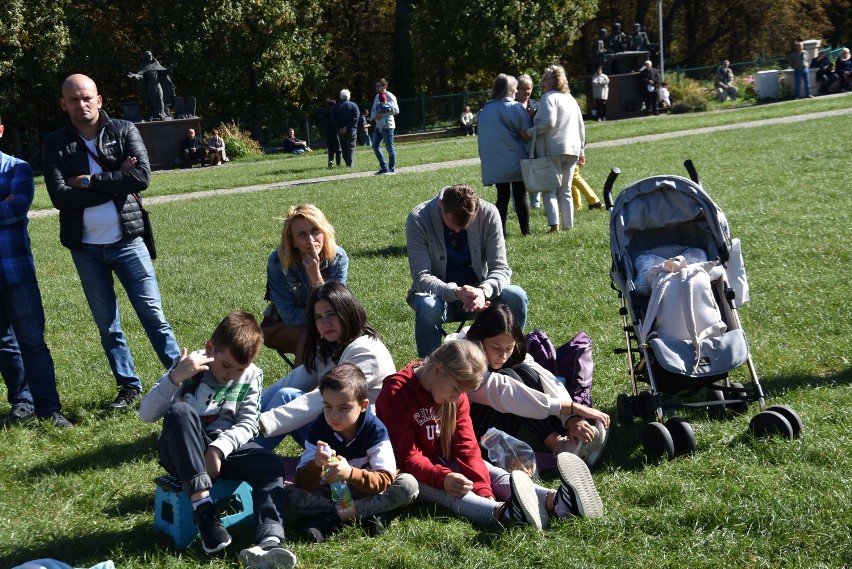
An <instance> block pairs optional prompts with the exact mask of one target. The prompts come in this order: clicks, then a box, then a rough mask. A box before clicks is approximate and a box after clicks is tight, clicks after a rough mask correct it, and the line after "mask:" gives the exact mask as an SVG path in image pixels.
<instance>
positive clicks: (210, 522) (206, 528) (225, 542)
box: [192, 502, 231, 553]
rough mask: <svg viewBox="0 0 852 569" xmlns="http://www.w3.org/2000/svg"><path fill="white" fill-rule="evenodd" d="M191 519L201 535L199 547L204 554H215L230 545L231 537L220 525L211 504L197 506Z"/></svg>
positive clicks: (217, 515) (214, 507) (214, 508)
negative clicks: (202, 549)
mask: <svg viewBox="0 0 852 569" xmlns="http://www.w3.org/2000/svg"><path fill="white" fill-rule="evenodd" d="M192 519H193V521H195V525H196V526H198V531H199V532H200V533H201V546H202V547H203V548H204V553H216V552H217V551H221V550H223V549H225V548H226V547H228V546H229V545H231V536H230V534H228V530H226V529H225V526H223V525H222V520H220V519H219V514H217V513H216V506H214V505H213V502H205V503H204V504H201V505H200V506H198V508H197V509H196V510H195V513H194V514H193V515H192Z"/></svg>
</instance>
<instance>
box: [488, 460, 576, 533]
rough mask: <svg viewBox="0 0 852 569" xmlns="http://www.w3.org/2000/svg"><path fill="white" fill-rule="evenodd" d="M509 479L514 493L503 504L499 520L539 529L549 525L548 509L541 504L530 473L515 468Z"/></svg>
mask: <svg viewBox="0 0 852 569" xmlns="http://www.w3.org/2000/svg"><path fill="white" fill-rule="evenodd" d="M560 456H561V455H560ZM509 480H510V484H511V489H512V493H511V494H510V495H509V499H508V500H507V501H506V503H505V504H503V508H502V509H501V510H500V514H499V518H498V521H500V522H504V521H505V522H520V523H526V524H529V525H531V526H533V527H535V528H536V529H539V530H540V529H544V528H545V527H547V524H548V518H547V516H546V515H544V514H546V511H545V512H543V510H544V508H543V504H539V499H538V496H536V493H535V484H533V481H532V478H530V476H529V474H527V473H526V472H522V471H520V470H513V471H512V474H511V475H510V479H509Z"/></svg>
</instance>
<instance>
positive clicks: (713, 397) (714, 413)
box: [707, 389, 725, 421]
mask: <svg viewBox="0 0 852 569" xmlns="http://www.w3.org/2000/svg"><path fill="white" fill-rule="evenodd" d="M724 400H725V394H724V393H722V390H721V389H713V390H711V391H710V398H709V401H724ZM707 415H708V416H709V417H710V418H711V419H714V420H716V421H721V420H722V419H724V418H725V404H724V403H719V404H716V405H708V406H707Z"/></svg>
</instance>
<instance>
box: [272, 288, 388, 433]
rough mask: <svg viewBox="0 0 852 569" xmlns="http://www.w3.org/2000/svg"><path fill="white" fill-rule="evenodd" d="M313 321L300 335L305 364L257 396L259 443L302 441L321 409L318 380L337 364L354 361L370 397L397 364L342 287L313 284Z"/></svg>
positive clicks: (310, 310) (310, 309)
mask: <svg viewBox="0 0 852 569" xmlns="http://www.w3.org/2000/svg"><path fill="white" fill-rule="evenodd" d="M307 314H308V315H310V318H311V320H312V323H311V324H310V325H309V326H308V329H307V335H306V340H305V352H304V360H305V361H304V363H303V364H302V365H300V366H299V367H297V368H296V369H294V370H293V371H292V372H291V373H290V374H289V375H287V376H286V377H284V378H282V379H280V380H279V381H278V382H276V383H274V384H273V385H271V386H269V387H267V388H266V389H264V390H263V394H262V395H261V398H260V409H261V411H262V413H261V415H260V433H261V436H260V437H259V438H258V441H257V442H258V444H260V445H261V446H263V447H264V448H267V449H270V450H271V449H273V448H275V447H276V446H278V443H280V442H281V441H282V440H283V439H284V437H285V436H286V435H287V434H292V435H293V438H294V439H295V440H296V442H298V443H299V445H300V446H301V447H303V448H304V446H305V436H306V435H307V430H308V426H309V425H310V423H311V422H312V421H314V419H316V418H317V417H318V416H319V415H320V414H321V413H322V412H323V402H322V395H321V394H320V392H319V389H318V385H319V379H320V378H321V377H322V376H323V375H325V374H326V373H327V372H328V371H329V370H331V369H332V368H333V367H335V366H336V365H337V364H338V363H343V362H350V363H353V364H355V365H356V366H358V368H360V369H361V371H362V372H363V373H364V376H365V377H366V378H367V386H368V393H367V398H368V399H369V400H370V402H371V403H373V402H375V400H376V397H377V396H378V394H379V391H380V390H381V388H382V380H383V379H384V378H385V377H386V376H388V375H390V374H392V373H394V372H395V371H396V367H395V366H394V363H393V358H391V355H390V352H388V349H387V348H386V347H385V345H384V344H383V343H382V337H381V335H379V333H378V332H376V331H375V330H374V329H373V328H372V327H371V326H370V325H369V324H368V323H367V312H366V311H365V310H364V307H363V306H362V305H361V303H360V302H358V299H357V298H355V295H354V294H352V292H351V291H350V290H349V289H348V288H346V285H343V284H341V283H336V282H328V283H325V284H323V285H320V286H319V287H317V288H315V289H314V291H313V292H312V293H311V297H310V300H309V301H308V308H307Z"/></svg>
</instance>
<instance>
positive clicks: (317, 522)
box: [305, 512, 343, 543]
mask: <svg viewBox="0 0 852 569" xmlns="http://www.w3.org/2000/svg"><path fill="white" fill-rule="evenodd" d="M342 525H343V524H342V523H341V521H340V517H339V516H338V515H337V512H332V513H330V514H327V515H326V516H323V517H321V518H314V519H312V520H311V521H309V522H308V527H307V529H306V530H305V533H306V534H307V536H308V539H309V540H311V541H313V542H314V543H322V542H324V541H325V540H326V539H328V538H329V537H330V536H331V535H332V534H334V533H336V532H337V531H338V530H340V527H341V526H342Z"/></svg>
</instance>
